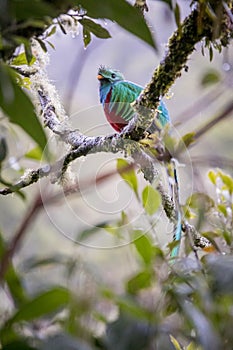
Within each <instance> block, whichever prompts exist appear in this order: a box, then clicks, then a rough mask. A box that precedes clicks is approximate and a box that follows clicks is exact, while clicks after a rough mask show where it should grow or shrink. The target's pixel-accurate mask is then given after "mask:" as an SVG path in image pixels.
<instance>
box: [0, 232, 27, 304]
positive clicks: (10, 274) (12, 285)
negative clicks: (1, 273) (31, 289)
mask: <svg viewBox="0 0 233 350" xmlns="http://www.w3.org/2000/svg"><path fill="white" fill-rule="evenodd" d="M5 250H6V245H5V242H4V241H3V238H2V235H0V259H2V257H3V255H4V253H5ZM5 282H6V284H7V287H8V289H9V291H10V294H11V297H12V298H13V300H14V302H15V304H16V305H20V304H22V303H24V302H25V301H26V300H27V298H26V295H25V292H24V289H23V285H22V281H21V278H20V276H19V275H18V274H17V272H16V270H15V268H14V266H13V264H12V263H10V264H9V266H8V269H7V271H6V274H5Z"/></svg>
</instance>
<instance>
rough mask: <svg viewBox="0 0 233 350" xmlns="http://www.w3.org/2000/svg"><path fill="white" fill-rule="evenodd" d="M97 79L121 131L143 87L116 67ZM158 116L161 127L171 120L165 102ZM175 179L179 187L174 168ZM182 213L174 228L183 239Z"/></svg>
mask: <svg viewBox="0 0 233 350" xmlns="http://www.w3.org/2000/svg"><path fill="white" fill-rule="evenodd" d="M97 79H98V80H99V82H100V88H99V92H100V102H101V103H102V105H103V109H104V113H105V115H106V118H107V120H108V122H109V123H110V125H111V126H112V127H113V128H114V129H115V130H116V131H117V132H120V131H122V129H123V128H124V127H125V126H126V125H127V124H128V123H129V121H130V120H131V119H132V118H133V116H134V114H135V111H134V109H133V107H131V103H132V102H133V101H135V100H136V99H137V98H138V96H139V95H140V93H141V91H142V90H143V87H142V86H140V85H137V84H134V83H132V82H131V81H127V80H125V79H124V76H123V75H122V73H121V72H119V71H118V70H116V69H112V68H107V67H105V66H100V68H99V71H98V75H97ZM157 110H158V112H157V118H158V120H159V123H160V125H161V127H164V126H165V125H166V124H167V123H169V122H170V117H169V114H168V110H167V108H166V106H165V104H164V103H163V101H160V104H159V106H158V108H157ZM174 180H175V183H176V185H177V188H178V182H177V176H176V169H175V168H174ZM180 221H181V215H180V211H179V210H177V224H176V225H175V226H176V227H175V229H174V240H175V241H180V239H181V222H180ZM178 253H179V244H178V245H176V246H175V247H174V248H173V250H172V252H171V256H172V257H176V256H177V255H178Z"/></svg>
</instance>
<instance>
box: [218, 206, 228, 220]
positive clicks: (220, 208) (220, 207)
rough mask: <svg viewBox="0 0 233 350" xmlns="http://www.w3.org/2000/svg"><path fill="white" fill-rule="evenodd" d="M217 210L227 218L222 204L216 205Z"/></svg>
mask: <svg viewBox="0 0 233 350" xmlns="http://www.w3.org/2000/svg"><path fill="white" fill-rule="evenodd" d="M217 208H218V210H219V211H220V212H221V213H222V214H223V215H224V216H225V217H227V208H226V206H225V205H224V204H218V206H217Z"/></svg>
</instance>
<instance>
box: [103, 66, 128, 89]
mask: <svg viewBox="0 0 233 350" xmlns="http://www.w3.org/2000/svg"><path fill="white" fill-rule="evenodd" d="M97 79H98V80H99V81H100V84H101V85H102V84H113V83H116V82H117V81H121V80H124V76H123V75H122V73H121V72H119V71H118V70H116V69H112V68H108V67H105V66H100V68H99V70H98V75H97Z"/></svg>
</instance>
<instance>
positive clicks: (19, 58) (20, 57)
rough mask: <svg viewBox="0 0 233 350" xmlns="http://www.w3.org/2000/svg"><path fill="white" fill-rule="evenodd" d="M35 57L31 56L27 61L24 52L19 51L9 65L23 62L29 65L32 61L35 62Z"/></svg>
mask: <svg viewBox="0 0 233 350" xmlns="http://www.w3.org/2000/svg"><path fill="white" fill-rule="evenodd" d="M35 61H36V58H35V57H34V56H32V59H31V61H30V62H29V63H28V61H27V58H26V55H25V52H21V53H20V54H19V55H18V56H16V57H15V58H14V59H13V60H12V61H11V65H13V66H22V65H24V64H29V66H31V65H32V64H33V63H35Z"/></svg>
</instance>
